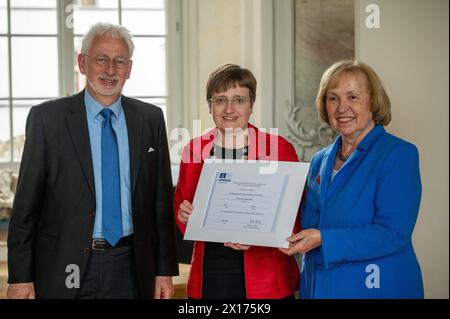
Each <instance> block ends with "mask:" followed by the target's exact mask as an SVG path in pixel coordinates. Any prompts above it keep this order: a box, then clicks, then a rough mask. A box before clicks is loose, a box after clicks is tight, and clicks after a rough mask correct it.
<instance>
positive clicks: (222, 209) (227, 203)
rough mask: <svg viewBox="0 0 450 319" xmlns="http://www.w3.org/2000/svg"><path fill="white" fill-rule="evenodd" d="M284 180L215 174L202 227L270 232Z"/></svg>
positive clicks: (283, 176) (229, 172) (269, 176)
mask: <svg viewBox="0 0 450 319" xmlns="http://www.w3.org/2000/svg"><path fill="white" fill-rule="evenodd" d="M286 179H287V176H286V175H275V174H273V175H255V174H249V173H245V172H241V173H239V174H234V173H232V172H231V170H230V171H217V172H216V174H215V177H214V182H213V186H212V188H211V191H210V193H209V196H208V204H207V205H206V212H205V217H204V219H203V223H202V226H203V227H204V228H210V229H225V230H231V231H233V230H242V231H253V232H255V231H259V232H266V233H267V232H270V231H272V230H273V229H274V226H275V222H276V218H277V217H278V212H279V209H278V207H279V206H280V198H281V193H282V191H283V188H284V186H285V184H286Z"/></svg>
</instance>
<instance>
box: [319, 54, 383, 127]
mask: <svg viewBox="0 0 450 319" xmlns="http://www.w3.org/2000/svg"><path fill="white" fill-rule="evenodd" d="M344 73H350V74H354V75H356V74H359V75H362V78H363V79H364V81H365V82H366V83H365V85H366V88H367V90H368V92H369V97H370V111H371V112H372V118H373V121H374V122H375V123H379V124H381V125H383V126H386V125H388V124H389V122H390V121H391V102H390V100H389V96H388V95H387V94H386V91H385V89H384V87H383V84H382V83H381V80H380V78H379V77H378V75H377V74H376V73H375V71H374V70H373V69H372V68H371V67H370V66H368V65H367V64H365V63H362V62H359V61H357V60H344V61H340V62H336V63H335V64H333V65H332V66H331V67H330V68H329V69H328V70H326V71H325V73H324V74H323V76H322V79H321V80H320V85H319V92H318V93H317V97H316V107H317V111H318V112H319V114H320V117H321V119H322V121H324V122H325V123H327V124H330V121H329V119H328V113H327V109H326V95H327V91H328V89H329V88H330V84H331V82H332V81H333V80H334V79H336V78H337V77H338V76H340V75H342V74H344Z"/></svg>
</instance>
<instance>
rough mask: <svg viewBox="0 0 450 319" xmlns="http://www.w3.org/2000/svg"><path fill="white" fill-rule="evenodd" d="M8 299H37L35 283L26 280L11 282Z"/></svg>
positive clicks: (7, 294) (7, 293)
mask: <svg viewBox="0 0 450 319" xmlns="http://www.w3.org/2000/svg"><path fill="white" fill-rule="evenodd" d="M6 296H7V297H8V299H35V298H36V296H35V294H34V283H32V282H24V283H18V284H10V285H9V286H8V291H7V292H6Z"/></svg>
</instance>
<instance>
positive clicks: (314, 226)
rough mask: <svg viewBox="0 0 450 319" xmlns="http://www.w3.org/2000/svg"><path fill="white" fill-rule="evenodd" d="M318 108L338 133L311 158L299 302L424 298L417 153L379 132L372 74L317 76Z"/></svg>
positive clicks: (339, 70)
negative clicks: (416, 242) (416, 240)
mask: <svg viewBox="0 0 450 319" xmlns="http://www.w3.org/2000/svg"><path fill="white" fill-rule="evenodd" d="M316 105H317V108H318V110H319V113H320V116H321V118H322V120H323V121H324V122H325V123H327V124H329V125H330V126H331V127H332V128H333V129H334V130H336V131H337V132H338V133H339V134H340V135H339V136H338V138H337V139H336V141H335V142H334V143H333V144H331V145H329V146H328V147H326V148H324V149H322V150H321V151H319V152H317V153H316V154H315V155H314V157H313V158H312V160H311V167H310V171H309V176H308V179H307V185H306V191H305V195H304V198H303V201H302V205H301V222H302V228H303V230H302V231H301V232H299V233H297V234H294V235H293V236H291V237H290V238H289V239H288V240H289V242H290V247H289V248H287V249H280V250H282V251H283V252H285V253H286V254H288V255H292V254H295V253H302V254H303V262H302V271H301V280H300V283H301V284H300V298H423V283H422V275H421V271H420V266H419V263H418V261H417V258H416V255H415V252H414V249H413V246H412V241H411V236H412V233H413V230H414V225H415V223H416V219H417V214H418V211H419V205H420V198H421V193H422V187H421V181H420V173H419V157H418V151H417V148H416V147H415V146H414V145H412V144H411V143H408V142H406V141H404V140H402V139H400V138H398V137H395V136H393V135H392V134H389V133H387V132H386V131H385V129H384V127H383V126H385V125H387V124H388V123H389V122H390V119H391V112H390V101H389V97H388V96H387V94H386V92H385V90H384V88H383V86H382V84H381V81H380V79H379V77H378V76H377V74H376V73H375V72H374V71H373V70H372V69H371V68H370V67H369V66H367V65H365V64H363V63H360V62H357V61H342V62H338V63H336V64H334V65H333V66H331V67H330V68H329V69H328V70H327V71H326V72H325V73H324V75H323V77H322V80H321V83H320V88H319V92H318V95H317V99H316Z"/></svg>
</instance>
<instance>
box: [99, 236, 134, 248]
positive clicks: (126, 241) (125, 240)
mask: <svg viewBox="0 0 450 319" xmlns="http://www.w3.org/2000/svg"><path fill="white" fill-rule="evenodd" d="M131 245H133V235H128V236H126V237H122V238H120V239H119V241H118V242H117V244H116V245H115V246H111V244H110V243H108V242H107V241H106V240H105V239H103V238H94V239H92V242H91V250H110V249H114V248H118V247H123V246H131Z"/></svg>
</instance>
